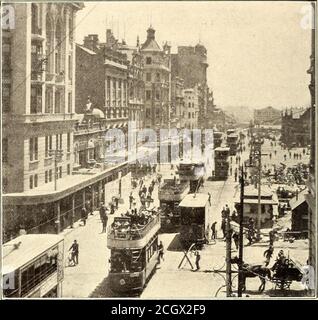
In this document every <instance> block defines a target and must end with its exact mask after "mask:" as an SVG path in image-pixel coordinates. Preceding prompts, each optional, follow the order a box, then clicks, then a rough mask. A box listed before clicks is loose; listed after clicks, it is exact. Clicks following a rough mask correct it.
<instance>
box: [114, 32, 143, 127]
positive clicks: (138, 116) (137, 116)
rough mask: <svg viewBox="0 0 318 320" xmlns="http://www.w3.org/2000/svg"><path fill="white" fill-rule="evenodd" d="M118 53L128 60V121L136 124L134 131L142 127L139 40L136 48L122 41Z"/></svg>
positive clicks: (141, 56) (141, 73)
mask: <svg viewBox="0 0 318 320" xmlns="http://www.w3.org/2000/svg"><path fill="white" fill-rule="evenodd" d="M119 50H120V52H123V53H125V54H126V55H127V59H128V62H129V63H128V70H127V71H128V72H127V77H128V119H129V121H133V122H135V124H136V130H141V129H142V128H143V127H144V124H143V121H144V112H145V108H144V107H145V106H144V96H145V83H144V58H143V55H142V54H141V52H140V44H139V38H137V44H136V46H135V47H134V46H129V45H127V44H126V43H125V42H124V41H123V42H122V43H121V44H119Z"/></svg>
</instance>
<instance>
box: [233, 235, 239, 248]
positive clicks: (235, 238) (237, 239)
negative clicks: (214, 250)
mask: <svg viewBox="0 0 318 320" xmlns="http://www.w3.org/2000/svg"><path fill="white" fill-rule="evenodd" d="M232 238H233V240H234V244H235V248H236V250H238V247H239V234H238V233H237V232H234V233H233V235H232Z"/></svg>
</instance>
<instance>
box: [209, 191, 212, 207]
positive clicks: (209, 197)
mask: <svg viewBox="0 0 318 320" xmlns="http://www.w3.org/2000/svg"><path fill="white" fill-rule="evenodd" d="M208 195H209V198H208V201H209V204H210V207H211V205H212V203H211V193H210V192H208Z"/></svg>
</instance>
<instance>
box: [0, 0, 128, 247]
mask: <svg viewBox="0 0 318 320" xmlns="http://www.w3.org/2000/svg"><path fill="white" fill-rule="evenodd" d="M11 5H12V6H13V8H14V14H15V26H14V29H12V30H10V29H8V30H3V32H2V43H3V48H4V52H3V59H2V65H3V66H4V68H3V76H4V81H3V99H2V102H3V107H4V108H3V132H2V133H3V137H2V139H3V140H2V142H3V152H2V161H3V185H4V190H3V192H4V194H3V197H2V200H3V231H4V237H3V240H4V242H6V241H8V240H9V239H10V238H12V237H15V236H16V235H18V234H19V231H20V230H21V229H24V230H25V231H26V232H27V233H38V232H40V233H50V232H54V233H55V232H59V231H60V230H62V229H63V228H65V227H67V226H70V225H72V223H73V222H74V221H75V220H77V219H79V218H80V211H81V208H82V207H83V206H85V205H86V203H87V201H90V203H91V205H92V206H91V207H94V203H95V204H96V203H97V201H100V200H101V199H103V197H105V185H106V183H108V182H109V181H113V180H116V179H118V177H119V176H120V177H122V176H124V175H126V174H127V166H126V165H125V164H122V165H117V166H116V167H115V168H111V169H109V170H108V169H105V170H104V168H96V169H93V170H90V172H89V174H88V173H87V172H86V173H85V174H80V173H78V174H77V175H76V176H75V175H73V174H74V170H73V163H74V158H75V157H74V148H73V145H74V133H73V131H74V126H75V123H76V121H77V118H76V115H75V59H76V57H75V55H76V50H75V43H74V38H75V33H74V31H75V26H76V23H75V19H76V12H77V11H78V10H80V9H81V8H82V7H83V5H82V4H80V3H75V2H73V3H72V2H69V3H15V4H11ZM81 80H82V81H83V79H81Z"/></svg>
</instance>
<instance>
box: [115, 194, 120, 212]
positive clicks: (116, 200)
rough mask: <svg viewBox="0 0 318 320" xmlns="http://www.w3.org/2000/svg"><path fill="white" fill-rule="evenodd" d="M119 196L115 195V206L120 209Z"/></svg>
mask: <svg viewBox="0 0 318 320" xmlns="http://www.w3.org/2000/svg"><path fill="white" fill-rule="evenodd" d="M118 203H119V198H118V197H115V208H116V210H117V209H118Z"/></svg>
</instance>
